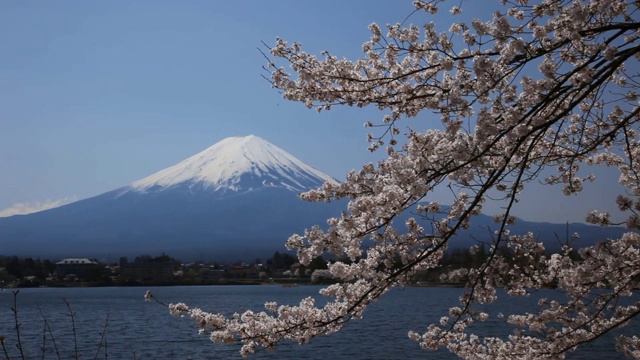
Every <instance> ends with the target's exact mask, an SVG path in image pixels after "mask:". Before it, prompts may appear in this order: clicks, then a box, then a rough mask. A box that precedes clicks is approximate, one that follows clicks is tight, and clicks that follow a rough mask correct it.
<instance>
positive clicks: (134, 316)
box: [0, 285, 640, 359]
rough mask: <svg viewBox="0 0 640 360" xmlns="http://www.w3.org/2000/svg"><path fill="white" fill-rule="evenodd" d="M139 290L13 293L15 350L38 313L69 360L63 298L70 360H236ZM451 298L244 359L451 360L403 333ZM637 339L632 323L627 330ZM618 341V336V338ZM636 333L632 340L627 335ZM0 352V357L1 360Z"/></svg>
mask: <svg viewBox="0 0 640 360" xmlns="http://www.w3.org/2000/svg"><path fill="white" fill-rule="evenodd" d="M319 289H320V288H319V287H317V286H299V287H281V286H276V285H273V286H190V287H185V286H176V287H157V288H151V290H152V292H153V293H154V295H155V296H156V297H157V298H159V299H160V300H162V301H164V302H166V303H170V302H180V301H182V302H185V303H187V304H188V305H189V306H191V307H201V308H203V309H206V310H211V311H219V312H225V313H229V312H235V311H238V312H239V311H242V310H244V309H252V310H262V309H263V304H264V303H265V302H266V301H277V302H278V303H287V304H297V302H298V301H299V300H300V299H301V298H303V297H306V296H317V297H318V299H320V298H321V297H320V296H319V295H318V290H319ZM146 290H147V288H134V287H128V288H118V287H108V288H37V289H22V290H21V291H20V293H19V295H18V310H19V319H20V323H21V327H20V330H21V333H22V336H21V338H22V340H23V346H24V348H25V350H26V353H27V357H28V358H37V359H40V358H41V350H40V348H41V347H42V344H43V341H42V338H43V329H44V322H43V320H42V315H40V311H39V309H38V308H40V310H41V311H42V312H43V313H44V316H45V317H46V318H47V320H48V323H49V326H50V327H51V329H52V331H53V333H54V338H55V340H56V344H57V346H58V348H59V349H60V354H61V358H64V359H69V358H72V356H73V354H74V350H73V342H72V338H73V335H72V330H71V329H72V326H71V318H70V316H68V310H67V307H66V305H65V303H64V301H63V299H66V300H67V301H68V302H69V304H70V305H71V308H72V310H73V311H74V312H75V321H76V328H77V334H78V335H77V336H78V352H79V353H80V354H81V359H93V358H94V357H95V356H96V354H97V355H98V356H97V358H98V359H105V358H109V359H240V358H241V356H240V355H239V353H238V351H239V345H219V344H214V343H212V342H211V341H210V340H209V339H208V336H205V335H198V332H197V328H196V326H195V324H194V322H193V321H192V320H191V319H187V318H179V317H174V316H171V315H169V313H168V310H166V309H165V308H163V307H162V306H160V305H158V304H156V303H150V302H145V301H144V299H143V295H144V293H145V291H146ZM460 292H461V289H455V288H406V289H397V290H393V291H391V292H390V293H389V294H387V295H386V296H385V297H383V299H382V300H381V301H379V302H378V303H375V304H374V305H372V306H371V307H370V308H369V309H368V310H367V311H366V312H365V316H364V318H363V319H361V320H356V321H353V322H351V323H350V324H348V325H347V326H346V327H345V328H344V329H343V331H341V332H339V333H337V334H335V335H333V336H330V337H320V338H316V339H313V340H312V341H311V342H310V343H309V344H306V345H304V346H300V345H298V344H296V343H292V342H288V343H283V344H281V345H279V346H278V348H277V349H276V350H275V351H266V350H263V351H260V352H259V353H257V354H255V355H254V356H252V357H250V358H254V359H328V358H334V357H343V358H345V359H426V358H428V359H453V358H455V357H454V356H452V355H451V354H449V353H448V352H446V351H438V352H431V351H425V350H421V349H420V347H419V345H418V344H417V343H415V342H413V341H411V340H409V338H408V337H407V332H408V331H409V330H415V331H418V332H424V330H425V329H426V327H427V325H428V324H430V323H432V322H437V321H438V319H439V318H440V317H441V316H442V315H444V314H446V312H447V309H448V308H449V307H450V306H452V305H454V304H457V303H458V300H457V299H458V296H459V295H460ZM539 296H546V297H553V296H554V293H553V291H552V290H541V293H540V294H538V296H536V297H532V298H517V299H509V298H504V300H501V301H500V302H499V303H497V304H495V307H496V308H497V309H499V311H500V312H502V313H504V314H509V313H515V312H518V313H522V312H526V311H527V310H529V311H535V308H536V306H535V303H536V298H537V297H539ZM12 306H13V295H12V293H11V289H6V290H4V291H0V336H2V335H4V336H5V337H6V339H5V344H6V345H7V348H8V350H9V354H10V356H11V358H19V353H18V352H17V350H16V348H15V339H16V336H15V329H14V320H13V313H12V312H11V307H12ZM107 318H108V327H107V328H106V332H105V334H106V344H107V346H106V350H107V354H106V356H105V353H104V350H105V349H104V348H102V349H100V351H99V353H97V350H98V346H97V345H98V344H99V343H100V333H101V332H102V331H103V328H104V325H105V321H106V320H107ZM632 325H633V326H634V328H635V329H638V330H640V327H638V324H637V323H635V324H632ZM480 332H481V333H482V334H484V335H498V334H501V335H505V334H506V333H507V332H508V328H506V327H505V325H504V320H498V319H496V320H493V321H489V322H487V323H483V324H482V328H481V330H480ZM627 333H628V331H627ZM636 333H640V331H637V332H636ZM613 341H614V337H613V335H612V336H608V337H605V338H603V339H600V340H599V341H598V343H596V344H590V345H589V346H588V347H584V348H581V349H579V350H578V351H577V352H575V353H571V354H570V355H569V356H568V358H570V359H571V358H572V359H623V358H624V356H623V355H622V354H620V353H616V352H615V351H614V350H613ZM44 345H45V349H46V356H45V358H47V359H56V358H57V356H56V355H55V352H54V351H53V343H52V342H51V340H50V339H49V338H47V339H46V341H45V343H44ZM3 356H4V355H3V354H2V353H0V358H4V357H3Z"/></svg>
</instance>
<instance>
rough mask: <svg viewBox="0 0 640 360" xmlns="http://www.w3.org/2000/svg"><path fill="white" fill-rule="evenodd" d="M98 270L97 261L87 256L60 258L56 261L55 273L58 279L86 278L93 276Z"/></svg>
mask: <svg viewBox="0 0 640 360" xmlns="http://www.w3.org/2000/svg"><path fill="white" fill-rule="evenodd" d="M99 271H100V264H99V263H98V262H97V261H94V260H91V259H87V258H70V259H64V260H60V261H58V262H57V263H56V267H55V274H56V277H58V278H60V279H70V278H74V277H75V278H78V279H87V278H91V277H93V276H94V275H95V274H97V273H98V272H99Z"/></svg>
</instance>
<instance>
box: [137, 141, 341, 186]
mask: <svg viewBox="0 0 640 360" xmlns="http://www.w3.org/2000/svg"><path fill="white" fill-rule="evenodd" d="M325 181H332V182H335V180H334V179H333V178H332V177H330V176H329V175H327V174H325V173H323V172H321V171H318V170H316V169H314V168H312V167H310V166H308V165H306V164H305V163H303V162H302V161H300V160H298V159H297V158H295V157H294V156H293V155H291V154H289V153H288V152H286V151H284V150H282V149H280V148H278V147H277V146H275V145H273V144H271V143H269V142H268V141H266V140H264V139H262V138H260V137H258V136H254V135H249V136H244V137H229V138H226V139H224V140H222V141H220V142H218V143H216V144H214V145H213V146H211V147H209V148H207V149H205V150H204V151H202V152H200V153H198V154H195V155H193V156H191V157H190V158H188V159H186V160H183V161H181V162H180V163H178V164H176V165H173V166H171V167H168V168H166V169H164V170H161V171H158V172H157V173H155V174H153V175H150V176H148V177H146V178H143V179H140V180H137V181H135V182H133V183H131V184H130V185H129V190H135V191H138V192H147V191H152V190H153V191H158V190H164V189H168V188H172V187H177V186H187V187H190V188H192V187H194V186H197V187H202V188H204V189H207V190H211V191H216V192H227V191H233V192H245V191H250V190H253V189H256V188H260V187H281V188H286V189H289V190H291V191H296V192H301V191H306V190H309V189H312V188H316V187H318V186H320V185H321V184H322V183H323V182H325Z"/></svg>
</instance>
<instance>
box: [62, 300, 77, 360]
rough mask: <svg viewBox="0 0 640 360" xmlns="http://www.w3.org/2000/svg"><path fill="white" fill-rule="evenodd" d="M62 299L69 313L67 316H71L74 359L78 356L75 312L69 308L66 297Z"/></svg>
mask: <svg viewBox="0 0 640 360" xmlns="http://www.w3.org/2000/svg"><path fill="white" fill-rule="evenodd" d="M62 301H64V303H65V304H66V305H67V309H69V313H68V314H67V315H68V316H70V317H71V330H72V331H73V350H74V359H79V358H80V356H79V355H78V337H77V335H76V319H75V313H74V312H73V311H72V310H71V305H70V304H69V302H68V301H67V299H62Z"/></svg>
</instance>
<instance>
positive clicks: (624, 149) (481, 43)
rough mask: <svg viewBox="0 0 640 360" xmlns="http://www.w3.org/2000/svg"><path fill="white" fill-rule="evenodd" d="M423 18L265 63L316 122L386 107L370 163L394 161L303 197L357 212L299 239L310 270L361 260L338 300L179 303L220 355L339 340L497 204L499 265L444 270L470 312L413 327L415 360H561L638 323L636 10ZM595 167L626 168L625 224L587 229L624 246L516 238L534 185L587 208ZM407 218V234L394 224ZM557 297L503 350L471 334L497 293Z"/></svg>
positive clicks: (605, 2)
mask: <svg viewBox="0 0 640 360" xmlns="http://www.w3.org/2000/svg"><path fill="white" fill-rule="evenodd" d="M487 3H488V2H487ZM414 4H415V7H416V13H414V14H413V15H412V17H410V18H409V19H410V20H414V19H416V18H419V19H422V20H425V21H424V22H425V23H424V24H421V25H406V24H393V25H387V27H386V28H385V29H382V28H381V27H380V26H379V25H376V24H371V25H370V27H369V29H370V31H371V38H370V39H369V40H368V41H367V42H365V43H364V45H363V49H362V50H363V55H362V57H361V58H360V59H357V60H347V59H343V58H340V57H338V56H335V55H333V54H331V53H328V52H324V53H322V54H318V55H313V54H309V53H306V52H305V51H304V50H303V49H302V46H301V45H300V44H298V43H288V42H286V41H285V40H282V39H277V40H276V43H275V45H273V46H272V47H269V48H268V52H265V53H266V54H265V55H266V57H267V59H268V61H269V62H268V64H267V65H266V68H267V69H268V70H269V71H270V78H269V80H270V81H271V83H272V84H273V86H274V87H275V88H277V89H279V90H280V91H282V93H283V96H284V97H285V98H286V99H289V100H293V101H300V102H303V103H304V104H305V105H306V106H308V107H309V108H314V109H317V110H318V111H327V110H330V109H331V108H332V107H333V106H336V105H348V106H357V107H365V106H374V107H376V108H378V109H381V110H383V112H384V113H385V114H387V115H385V116H383V117H382V116H381V118H380V119H378V120H376V119H372V120H371V122H368V123H367V124H365V125H366V126H368V127H371V128H373V129H374V130H373V132H372V133H371V134H369V140H370V144H371V145H370V150H372V151H375V150H378V149H379V151H386V157H385V159H384V160H382V161H380V162H379V163H378V164H375V165H374V164H367V165H364V166H363V167H362V169H361V170H360V171H352V172H350V173H349V174H348V175H347V178H346V181H344V182H343V183H340V184H335V183H326V184H324V186H323V187H322V188H321V189H318V190H314V191H310V192H308V193H305V194H302V195H301V197H302V198H303V199H304V200H308V201H316V202H322V201H327V202H329V201H335V200H338V199H344V198H346V199H348V200H349V204H348V211H345V212H344V213H343V214H342V215H341V216H340V217H337V218H332V219H329V220H328V226H325V227H314V228H312V229H309V230H307V231H306V232H305V233H304V234H297V235H293V236H291V237H290V238H289V240H288V241H287V246H288V247H289V248H290V249H295V250H297V254H298V258H299V260H300V262H301V263H302V264H304V265H307V264H309V262H310V261H311V260H312V259H314V258H316V257H318V256H320V255H323V254H332V255H334V256H335V258H341V257H344V256H346V257H348V258H349V259H350V261H349V262H348V263H345V262H340V261H336V262H333V263H332V264H330V266H329V271H330V273H331V275H332V276H333V277H334V278H336V279H340V280H341V282H340V283H338V284H334V285H330V286H328V287H326V288H324V289H322V290H321V291H320V293H321V294H322V295H325V296H327V297H329V298H330V301H329V302H328V303H327V304H326V305H324V306H316V304H315V302H314V299H313V298H306V299H303V300H302V301H301V302H300V303H299V304H298V305H296V306H288V305H278V304H275V303H267V304H265V309H264V310H263V311H259V312H253V311H246V312H244V313H242V314H235V315H233V316H231V317H225V316H223V315H221V314H213V313H208V312H205V311H203V310H200V309H190V308H189V307H187V305H185V304H182V303H180V304H172V305H170V310H171V312H172V313H175V314H189V315H190V316H191V317H193V318H195V319H196V321H197V323H198V324H199V325H200V327H201V328H202V330H203V331H207V332H210V335H211V339H212V340H213V341H215V342H225V343H226V342H236V341H240V342H241V343H242V344H243V346H242V348H241V352H242V353H243V354H249V353H252V352H254V351H256V350H257V349H258V348H259V347H273V346H275V345H276V344H277V343H278V342H279V341H281V340H283V339H290V340H294V341H297V342H300V343H305V342H307V341H309V340H310V339H311V338H313V337H315V336H318V335H326V334H332V333H334V332H337V331H338V330H340V329H341V327H342V326H343V325H344V324H345V323H346V322H348V321H350V320H352V319H356V318H359V317H361V316H362V315H363V312H364V311H365V309H366V308H367V306H368V305H370V304H371V303H372V302H374V301H376V300H377V299H378V298H380V297H381V296H383V295H384V294H385V293H386V292H387V291H389V290H390V289H392V288H394V287H402V286H406V285H409V284H410V283H411V281H412V277H413V276H414V275H415V274H416V272H418V271H424V270H428V269H432V268H434V267H436V266H438V264H439V262H440V261H441V259H442V257H443V254H444V253H445V251H446V250H447V248H448V246H450V245H451V244H452V243H453V242H455V241H456V234H459V233H460V231H462V230H464V229H466V228H468V227H469V226H470V224H471V223H472V222H473V219H474V216H476V215H478V214H479V213H480V212H481V211H482V207H483V204H484V203H485V202H489V201H491V202H500V203H501V204H502V205H501V206H502V208H503V209H504V212H503V213H501V214H496V215H495V217H494V220H495V221H496V223H497V224H496V228H497V230H496V231H495V232H494V233H493V234H492V237H491V240H490V242H489V244H488V245H489V250H488V257H487V260H486V261H485V262H484V263H483V264H482V265H480V266H478V267H475V268H468V269H459V270H456V271H453V272H451V273H449V274H447V276H446V277H447V279H448V280H452V281H460V280H464V281H466V287H465V288H464V290H461V297H460V304H459V305H458V306H454V307H452V308H451V309H450V310H449V313H448V314H443V317H442V318H441V320H440V322H439V323H436V324H431V325H429V327H428V329H427V330H426V331H425V332H423V333H418V332H416V331H413V330H412V331H409V334H408V335H409V337H410V338H411V339H413V340H415V341H416V342H417V343H419V345H420V346H421V347H423V348H425V349H439V348H446V349H448V350H450V351H451V352H453V353H454V354H456V355H458V356H460V357H463V358H478V359H499V358H503V359H513V358H519V357H526V358H536V359H537V358H562V357H564V354H565V353H566V352H567V351H571V350H572V349H575V348H576V347H578V346H580V345H581V344H584V343H586V342H590V341H593V340H595V339H597V338H599V337H601V336H602V335H604V334H606V333H608V332H609V331H611V330H612V329H617V328H621V327H623V325H625V324H626V323H628V322H629V321H630V320H632V319H633V318H635V317H636V316H637V315H638V314H639V313H640V301H639V299H638V297H637V294H636V295H635V297H634V293H633V291H634V289H635V290H636V291H637V288H638V286H639V280H640V235H639V234H638V232H637V230H638V229H639V228H640V216H639V212H640V199H638V196H639V195H640V146H638V140H639V139H638V136H639V135H638V133H637V132H638V122H639V120H640V118H639V112H640V108H639V107H638V100H639V96H638V94H637V92H636V90H637V88H638V81H639V80H640V74H639V73H638V69H639V67H638V60H639V59H640V21H639V20H638V11H639V8H640V3H639V2H638V1H631V0H539V1H529V0H501V1H499V2H496V3H495V7H496V11H495V12H494V13H493V17H492V18H490V19H485V20H473V21H471V22H470V23H466V22H455V23H453V24H451V26H450V28H449V30H448V31H446V32H438V31H436V27H435V25H434V24H433V23H431V22H429V21H430V19H435V16H434V15H435V14H436V13H438V12H439V11H449V12H450V13H451V14H453V15H457V14H460V13H461V12H463V11H464V8H465V4H466V2H465V1H464V0H463V1H460V0H458V1H454V2H453V3H452V4H448V2H447V1H445V0H430V1H427V0H416V1H414ZM454 19H456V18H455V17H454ZM416 117H420V119H421V120H422V119H432V121H434V122H438V121H439V122H440V123H441V125H439V126H438V128H439V129H441V130H427V131H410V132H409V133H408V134H406V135H401V131H400V130H399V128H398V126H399V125H398V124H399V123H401V122H402V121H403V120H406V119H409V118H416ZM405 136H406V138H405ZM585 165H591V166H603V167H610V168H612V169H615V170H616V171H619V173H620V177H619V182H620V184H622V185H624V187H625V189H626V191H625V192H624V193H622V194H620V195H619V196H618V198H617V199H616V201H617V204H618V206H619V208H620V210H621V211H622V214H624V217H623V218H620V219H614V218H612V216H610V215H609V214H608V213H601V212H597V211H594V212H591V213H588V214H585V216H586V219H587V221H588V222H590V223H594V224H599V225H602V226H608V225H614V224H618V225H621V224H624V225H626V227H627V228H628V229H629V232H627V233H625V234H624V235H623V236H622V237H621V238H619V239H602V242H601V243H599V244H598V245H597V246H593V247H586V248H581V249H573V248H572V246H573V244H574V243H572V242H571V241H568V242H567V244H565V246H564V247H563V248H562V250H561V251H560V252H557V253H554V254H549V253H548V252H546V251H545V248H544V245H543V243H542V242H540V239H536V238H534V236H533V235H532V234H531V233H529V234H514V233H511V232H510V226H511V225H512V224H513V223H514V221H515V219H514V217H513V215H512V209H513V206H514V204H515V203H516V202H518V200H519V197H520V196H521V194H522V193H523V192H524V191H526V189H527V185H529V184H530V183H532V182H534V181H535V182H536V183H539V182H543V183H545V184H548V185H550V186H552V187H555V188H557V189H558V190H557V191H559V192H562V193H564V194H565V195H580V193H581V191H582V189H583V184H584V183H585V182H591V181H596V179H595V176H594V175H593V174H588V173H585V170H584V168H585V167H587V166H585ZM443 186H446V187H449V188H451V189H452V191H453V193H454V194H455V195H454V199H453V201H452V203H451V204H449V206H441V205H440V204H439V203H437V202H434V201H430V200H429V199H430V194H432V193H433V191H434V189H436V188H439V187H443ZM407 212H410V213H411V216H410V218H409V219H408V220H406V221H404V220H403V221H400V220H398V218H399V215H400V214H403V213H405V214H406V213H407ZM471 250H472V251H474V250H477V247H474V248H472V249H471ZM550 286H552V287H556V288H557V289H558V291H560V292H562V293H563V294H566V300H563V301H560V300H555V299H541V300H540V301H539V309H537V310H536V311H534V312H531V313H526V314H511V315H508V316H507V317H506V318H505V321H507V322H508V323H510V324H512V325H513V326H514V327H515V329H516V330H515V332H513V333H510V334H505V337H504V338H500V337H483V336H482V335H480V334H474V333H473V332H472V331H471V330H470V329H469V326H470V325H471V324H474V323H478V322H483V321H486V320H487V319H488V318H490V317H494V316H497V315H496V314H489V313H486V312H483V311H479V310H477V309H478V305H481V304H487V303H491V302H494V301H495V300H496V298H497V294H498V292H497V291H496V289H497V288H503V289H504V290H505V292H506V293H507V294H508V295H509V296H525V295H527V294H529V293H530V292H532V291H534V290H535V289H539V288H542V287H550ZM564 298H565V297H563V299H564ZM407 330H410V329H407ZM622 330H623V331H622V333H623V334H624V328H622ZM616 347H617V350H619V351H622V352H624V353H625V354H626V355H629V356H633V357H636V358H640V338H639V337H638V336H635V335H633V334H627V335H620V336H618V338H617V345H616Z"/></svg>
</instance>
